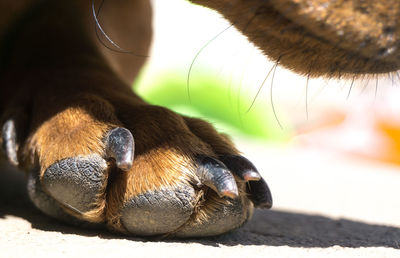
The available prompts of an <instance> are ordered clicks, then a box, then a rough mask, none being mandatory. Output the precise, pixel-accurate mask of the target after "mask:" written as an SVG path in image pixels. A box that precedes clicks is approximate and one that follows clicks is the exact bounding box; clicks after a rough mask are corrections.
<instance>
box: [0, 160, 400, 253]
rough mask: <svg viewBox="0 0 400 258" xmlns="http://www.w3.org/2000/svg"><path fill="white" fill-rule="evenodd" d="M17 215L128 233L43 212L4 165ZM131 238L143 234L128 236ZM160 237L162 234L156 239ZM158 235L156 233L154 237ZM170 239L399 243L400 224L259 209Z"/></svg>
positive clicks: (4, 212) (3, 178)
mask: <svg viewBox="0 0 400 258" xmlns="http://www.w3.org/2000/svg"><path fill="white" fill-rule="evenodd" d="M9 215H11V216H15V217H19V218H22V219H24V220H26V221H28V222H29V223H30V224H31V225H32V228H34V229H38V230H42V231H44V233H45V232H48V231H53V232H54V231H56V232H61V233H64V234H78V235H83V236H99V237H101V238H104V239H121V238H124V239H126V238H125V237H124V236H121V235H114V234H111V233H108V232H107V231H106V230H102V229H100V230H88V229H81V228H76V227H70V226H68V225H64V224H61V223H59V222H57V221H55V220H54V219H51V218H48V217H47V216H44V215H42V214H41V213H40V212H39V211H38V210H36V209H35V208H34V207H33V205H32V204H31V203H30V202H29V200H28V198H27V196H26V191H25V186H24V177H23V175H22V174H21V172H16V171H13V169H12V168H7V169H4V167H3V168H2V169H1V170H0V219H6V217H7V216H9ZM128 239H130V240H132V241H135V240H140V241H145V240H144V239H139V238H128ZM156 240H157V241H160V239H156ZM152 241H154V239H152ZM161 241H166V242H179V243H188V242H195V243H200V244H204V245H211V246H218V245H228V246H230V245H267V246H291V247H307V248H312V247H320V248H321V247H322V248H323V247H331V246H334V245H338V246H342V247H354V248H356V247H391V248H396V249H400V228H396V227H389V226H381V225H372V224H366V223H362V222H357V221H351V220H346V219H340V220H333V219H330V218H328V217H324V216H314V215H307V214H301V213H293V212H284V211H276V210H272V211H271V210H256V211H255V213H254V216H253V219H252V220H251V221H250V222H249V223H247V224H246V225H245V226H244V227H242V228H240V229H239V230H236V231H234V232H232V233H229V234H225V235H222V236H218V237H212V238H203V239H190V240H182V241H176V240H161Z"/></svg>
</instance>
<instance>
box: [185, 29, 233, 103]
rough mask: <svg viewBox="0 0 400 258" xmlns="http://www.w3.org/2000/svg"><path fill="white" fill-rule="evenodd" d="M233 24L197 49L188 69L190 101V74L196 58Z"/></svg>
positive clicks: (187, 82)
mask: <svg viewBox="0 0 400 258" xmlns="http://www.w3.org/2000/svg"><path fill="white" fill-rule="evenodd" d="M233 25H234V24H233V23H232V24H231V25H229V26H228V27H227V28H225V29H224V30H223V31H221V32H219V33H218V34H217V35H215V36H214V37H213V38H211V39H210V40H209V41H208V42H207V43H206V44H205V45H204V46H202V47H201V48H200V49H199V51H197V53H196V55H195V56H194V58H193V60H192V63H191V64H190V66H189V70H188V73H187V77H186V89H187V93H188V98H189V102H191V97H190V76H191V75H192V70H193V66H194V63H195V62H196V60H197V58H198V57H199V56H200V54H201V53H202V52H203V50H204V49H205V48H206V47H208V45H210V44H211V43H212V42H213V41H214V40H215V39H217V38H218V37H219V36H221V35H222V34H223V33H224V32H225V31H227V30H229V29H230V28H232V26H233Z"/></svg>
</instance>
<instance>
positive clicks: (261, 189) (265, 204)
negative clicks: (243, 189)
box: [247, 178, 272, 209]
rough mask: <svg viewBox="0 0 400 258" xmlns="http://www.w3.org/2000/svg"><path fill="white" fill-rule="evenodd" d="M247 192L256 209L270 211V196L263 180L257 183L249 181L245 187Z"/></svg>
mask: <svg viewBox="0 0 400 258" xmlns="http://www.w3.org/2000/svg"><path fill="white" fill-rule="evenodd" d="M247 192H248V193H249V199H250V200H251V201H252V202H253V204H254V206H255V207H256V208H266V209H270V208H271V207H272V194H271V191H270V190H269V187H268V185H267V182H265V180H264V179H263V178H261V179H260V180H259V181H250V182H249V183H248V185H247Z"/></svg>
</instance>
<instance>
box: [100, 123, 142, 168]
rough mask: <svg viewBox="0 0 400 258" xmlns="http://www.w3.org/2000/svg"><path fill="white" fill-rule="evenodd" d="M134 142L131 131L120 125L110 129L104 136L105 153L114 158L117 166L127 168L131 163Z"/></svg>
mask: <svg viewBox="0 0 400 258" xmlns="http://www.w3.org/2000/svg"><path fill="white" fill-rule="evenodd" d="M134 152H135V142H134V139H133V136H132V134H131V132H130V131H129V130H128V129H126V128H122V127H118V128H114V129H112V130H111V131H110V132H109V133H108V135H107V138H106V155H107V156H108V157H111V158H113V159H115V162H116V164H117V167H118V168H120V169H122V170H125V171H126V170H129V169H130V168H131V167H132V164H133V157H134Z"/></svg>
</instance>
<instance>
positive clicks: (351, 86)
mask: <svg viewBox="0 0 400 258" xmlns="http://www.w3.org/2000/svg"><path fill="white" fill-rule="evenodd" d="M355 78H356V76H355V75H354V76H353V79H352V80H351V84H350V88H349V93H348V94H347V99H349V97H350V93H351V90H352V89H353V85H354V80H355Z"/></svg>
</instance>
